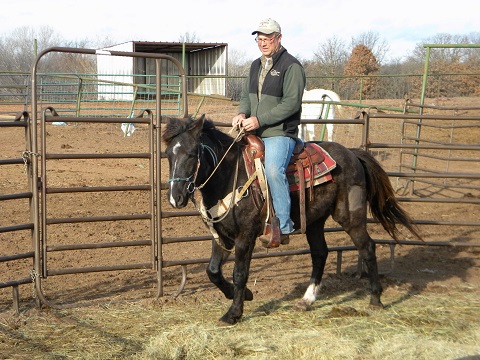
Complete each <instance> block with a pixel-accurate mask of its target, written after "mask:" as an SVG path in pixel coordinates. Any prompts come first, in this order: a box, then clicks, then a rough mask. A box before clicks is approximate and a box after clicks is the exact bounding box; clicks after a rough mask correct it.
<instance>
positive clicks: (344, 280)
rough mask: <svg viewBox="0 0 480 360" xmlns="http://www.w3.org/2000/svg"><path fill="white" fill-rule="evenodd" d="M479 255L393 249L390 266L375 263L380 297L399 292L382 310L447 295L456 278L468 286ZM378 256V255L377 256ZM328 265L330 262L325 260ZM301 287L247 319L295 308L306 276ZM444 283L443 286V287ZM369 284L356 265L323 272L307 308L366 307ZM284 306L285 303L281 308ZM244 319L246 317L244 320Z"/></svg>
mask: <svg viewBox="0 0 480 360" xmlns="http://www.w3.org/2000/svg"><path fill="white" fill-rule="evenodd" d="M472 231H473V230H472ZM469 233H470V231H468V230H467V231H465V232H463V233H461V234H459V235H458V236H457V237H456V238H455V239H451V241H452V244H454V242H455V240H457V241H458V240H461V241H464V240H465V239H466V238H472V237H471V236H469ZM378 248H380V249H379V250H380V253H383V252H385V253H387V252H388V251H389V250H388V248H387V246H386V245H383V247H381V246H379V245H377V249H378ZM479 253H480V251H478V250H476V249H472V250H469V251H468V252H466V249H465V248H462V247H455V246H453V245H452V246H427V245H415V246H410V245H396V250H395V259H394V263H393V264H394V265H393V267H392V263H391V259H390V257H389V256H385V257H382V258H379V259H378V266H379V269H380V277H381V283H382V285H383V288H384V294H385V292H386V291H388V290H389V289H397V288H400V289H401V290H400V291H399V292H398V294H397V295H389V296H384V297H383V298H382V300H383V303H384V307H385V309H388V308H391V307H394V306H396V305H398V304H401V303H403V302H405V301H408V300H409V299H410V298H412V297H414V296H416V295H419V294H424V293H426V292H428V291H431V290H432V289H433V290H435V291H444V292H447V291H449V286H451V285H450V284H448V283H447V282H448V281H449V280H452V279H453V278H456V279H457V281H458V282H464V283H468V282H469V280H468V270H469V269H470V268H472V267H475V266H477V262H478V261H477V262H476V260H475V259H476V258H478V254H479ZM377 255H378V254H377ZM329 261H332V260H329ZM304 275H305V276H304V278H305V280H304V281H303V283H301V284H300V283H299V284H297V285H294V284H293V286H292V289H291V290H290V291H289V292H288V293H286V294H285V295H283V296H282V297H279V298H277V299H272V300H270V301H267V302H265V303H262V304H261V305H260V306H258V307H257V308H255V310H254V311H253V312H252V314H251V315H250V316H253V317H256V316H264V315H265V314H270V313H273V312H275V311H278V310H280V309H285V308H292V309H293V308H295V303H296V302H297V301H298V300H300V299H301V298H302V296H303V294H304V293H305V291H306V289H307V286H308V276H309V274H308V273H305V274H304ZM443 282H445V284H443ZM368 297H369V283H368V277H367V276H366V275H365V274H361V275H359V274H358V273H357V265H348V266H346V267H345V268H343V269H342V272H341V274H339V275H337V274H334V273H329V272H326V273H325V274H324V278H323V280H322V286H321V290H320V293H319V295H318V297H317V301H316V302H315V303H314V304H313V305H312V306H311V307H309V310H316V309H321V308H325V307H329V306H332V305H335V306H337V307H338V306H341V305H348V304H349V303H350V302H351V301H352V300H356V299H364V300H365V306H368ZM285 303H289V304H288V305H285ZM247 318H248V316H247Z"/></svg>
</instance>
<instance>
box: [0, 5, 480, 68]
mask: <svg viewBox="0 0 480 360" xmlns="http://www.w3.org/2000/svg"><path fill="white" fill-rule="evenodd" d="M2 3H6V4H8V5H5V4H4V5H2V11H1V12H0V36H2V37H4V36H8V35H9V34H10V33H11V32H12V31H13V30H14V29H15V28H19V27H23V26H28V27H30V28H32V29H34V30H35V29H39V28H41V27H43V26H48V27H50V28H52V29H53V30H54V33H55V35H58V36H59V37H61V38H62V39H64V40H67V41H73V42H75V41H81V40H85V39H88V40H91V41H94V42H95V41H97V43H98V41H101V40H102V39H104V38H106V37H108V38H109V39H111V41H112V44H111V45H115V44H120V43H124V42H128V41H159V42H171V41H179V39H180V37H181V36H182V35H185V34H187V33H188V34H190V35H195V38H196V39H197V40H198V41H200V42H206V43H227V44H228V48H229V51H230V53H232V51H235V52H236V53H237V54H240V55H241V56H244V57H245V59H252V60H253V59H255V58H256V57H258V56H259V55H260V53H259V50H258V48H257V45H256V44H255V43H254V36H253V35H251V33H252V31H254V30H255V29H256V27H257V25H258V24H259V22H260V21H261V20H263V19H265V18H273V19H275V20H276V21H277V22H279V24H280V25H281V27H282V44H283V46H284V47H285V48H286V49H287V50H288V51H289V52H290V53H291V54H293V55H295V56H300V57H301V58H303V59H313V57H314V52H316V51H318V49H319V47H320V45H321V44H322V43H324V42H325V41H327V40H328V39H332V38H333V37H335V38H337V39H339V40H341V41H343V42H345V44H346V45H347V46H350V43H351V40H352V38H353V37H356V36H358V35H360V34H362V33H366V32H373V33H376V34H378V35H379V38H380V40H385V42H386V43H387V45H388V46H389V48H390V51H389V52H388V53H387V60H388V59H404V58H405V57H406V56H408V55H409V54H410V53H411V52H412V51H413V50H414V48H415V45H416V44H418V43H422V42H425V41H426V40H428V39H431V38H432V37H433V36H435V35H438V34H440V33H445V34H450V35H468V34H470V33H473V32H479V31H480V26H479V25H480V21H479V20H478V16H479V13H480V5H479V3H478V0H456V1H447V0H437V1H431V0H402V1H389V0H363V1H362V0H296V1H295V0H275V1H268V2H267V1H262V0H236V1H231V0H209V1H203V0H181V1H174V0H173V1H172V0H170V1H168V0H156V1H152V0H143V1H125V0H115V1H112V0H76V1H71V0H14V1H11V0H2ZM453 7H454V8H453ZM61 45H63V44H59V46H61Z"/></svg>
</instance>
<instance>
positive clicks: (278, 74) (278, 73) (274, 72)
mask: <svg viewBox="0 0 480 360" xmlns="http://www.w3.org/2000/svg"><path fill="white" fill-rule="evenodd" d="M270 75H271V76H280V71H277V70H275V69H272V70H270Z"/></svg>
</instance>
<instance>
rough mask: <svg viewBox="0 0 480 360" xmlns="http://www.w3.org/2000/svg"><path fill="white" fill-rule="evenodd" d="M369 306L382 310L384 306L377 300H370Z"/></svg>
mask: <svg viewBox="0 0 480 360" xmlns="http://www.w3.org/2000/svg"><path fill="white" fill-rule="evenodd" d="M370 308H371V309H373V310H383V309H384V308H385V306H383V304H382V302H381V301H378V302H370Z"/></svg>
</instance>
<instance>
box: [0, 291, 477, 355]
mask: <svg viewBox="0 0 480 360" xmlns="http://www.w3.org/2000/svg"><path fill="white" fill-rule="evenodd" d="M327 290H328V289H327ZM326 293H328V291H327V292H326ZM367 303H368V298H367V296H366V295H365V294H364V293H363V292H362V293H361V294H360V293H358V292H357V293H352V294H348V293H346V294H343V295H341V296H335V297H328V296H327V295H324V296H322V298H321V299H320V300H319V301H318V302H317V303H316V304H315V306H314V308H313V310H311V311H308V312H297V311H295V310H294V309H293V303H292V302H290V301H277V300H270V301H261V302H260V301H253V302H250V303H247V304H246V308H245V317H244V319H243V321H242V322H240V323H239V324H237V325H235V326H230V327H221V326H219V325H218V323H217V319H218V318H219V317H220V316H221V315H222V314H223V312H225V311H226V309H227V307H228V306H229V304H230V302H229V301H227V300H223V299H222V300H210V301H203V300H199V299H198V298H197V299H195V298H193V299H192V298H186V297H184V298H182V297H180V298H179V299H177V300H172V299H169V298H164V299H162V300H161V301H156V300H151V299H147V300H139V301H136V302H125V301H124V302H121V303H110V304H103V305H101V306H88V307H83V308H82V307H78V308H73V309H66V310H53V309H46V310H43V311H38V310H36V309H32V310H30V311H28V312H25V313H23V314H22V315H21V316H20V317H18V316H14V315H11V316H8V315H6V314H2V315H1V316H0V330H1V331H0V354H3V357H2V358H4V359H9V358H12V359H232V358H235V359H382V360H383V359H387V360H388V359H395V360H397V359H459V358H463V357H467V356H470V357H469V359H478V358H480V345H479V344H480V299H479V297H478V292H477V291H476V290H475V288H474V287H465V286H463V287H460V286H459V287H457V288H455V289H451V291H449V292H442V293H433V294H431V293H429V294H428V296H424V295H422V294H417V295H413V296H412V294H411V291H409V289H406V288H405V289H399V288H395V287H393V288H387V289H386V291H385V296H384V303H385V304H386V309H385V310H383V311H376V310H371V309H369V308H368V307H367ZM475 356H476V357H475ZM0 357H1V356H0Z"/></svg>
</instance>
